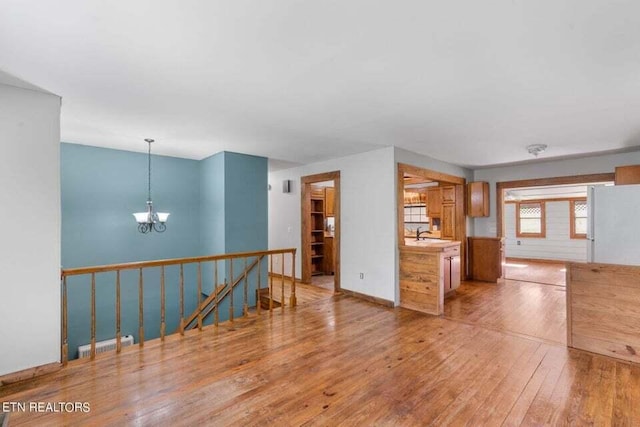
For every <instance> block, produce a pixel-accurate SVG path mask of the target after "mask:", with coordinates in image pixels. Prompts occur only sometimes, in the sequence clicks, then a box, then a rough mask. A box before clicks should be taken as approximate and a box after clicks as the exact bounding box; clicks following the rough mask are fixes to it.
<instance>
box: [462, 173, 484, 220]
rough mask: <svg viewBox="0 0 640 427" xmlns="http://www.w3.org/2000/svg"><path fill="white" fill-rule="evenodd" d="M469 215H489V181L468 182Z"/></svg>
mask: <svg viewBox="0 0 640 427" xmlns="http://www.w3.org/2000/svg"><path fill="white" fill-rule="evenodd" d="M467 215H469V216H471V217H482V216H489V183H488V182H480V181H478V182H470V183H469V184H467Z"/></svg>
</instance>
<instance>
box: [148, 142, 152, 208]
mask: <svg viewBox="0 0 640 427" xmlns="http://www.w3.org/2000/svg"><path fill="white" fill-rule="evenodd" d="M147 142H148V143H149V155H148V161H149V168H148V171H149V172H148V176H147V182H148V185H149V188H148V193H147V195H148V198H147V201H149V202H150V201H151V141H147Z"/></svg>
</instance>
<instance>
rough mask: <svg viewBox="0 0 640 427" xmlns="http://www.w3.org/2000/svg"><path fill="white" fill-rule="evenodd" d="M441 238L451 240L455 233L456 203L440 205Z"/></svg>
mask: <svg viewBox="0 0 640 427" xmlns="http://www.w3.org/2000/svg"><path fill="white" fill-rule="evenodd" d="M441 219H442V221H441V223H440V227H441V230H442V233H441V235H440V238H441V239H446V240H453V239H454V237H455V234H456V230H455V225H456V205H445V204H443V205H442V218H441Z"/></svg>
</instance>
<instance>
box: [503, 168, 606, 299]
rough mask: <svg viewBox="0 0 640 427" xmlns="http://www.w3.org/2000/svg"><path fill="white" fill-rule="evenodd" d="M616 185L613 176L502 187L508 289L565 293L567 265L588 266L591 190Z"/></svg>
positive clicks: (518, 183)
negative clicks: (534, 286)
mask: <svg viewBox="0 0 640 427" xmlns="http://www.w3.org/2000/svg"><path fill="white" fill-rule="evenodd" d="M612 183H613V174H595V175H577V176H570V177H558V178H546V179H536V180H521V181H509V182H500V183H497V203H498V209H497V212H498V218H497V219H498V233H499V236H500V237H504V238H505V255H506V258H507V260H506V264H505V268H504V277H505V279H507V283H510V284H516V283H521V282H530V283H539V284H545V285H554V286H560V287H564V286H565V282H566V274H565V272H566V268H565V262H567V261H577V262H584V261H586V260H587V244H588V242H587V239H586V237H587V236H586V225H587V221H588V218H587V188H588V186H589V185H607V184H612Z"/></svg>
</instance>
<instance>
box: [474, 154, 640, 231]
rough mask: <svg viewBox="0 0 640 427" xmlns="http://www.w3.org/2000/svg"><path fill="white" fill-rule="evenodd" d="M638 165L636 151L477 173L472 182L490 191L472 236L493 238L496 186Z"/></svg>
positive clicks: (499, 168)
mask: <svg viewBox="0 0 640 427" xmlns="http://www.w3.org/2000/svg"><path fill="white" fill-rule="evenodd" d="M637 164H640V151H633V152H629V153H620V154H606V155H601V156H593V157H584V158H580V159H571V160H555V161H547V162H545V161H543V160H542V159H540V160H537V161H534V162H531V163H527V164H522V165H517V166H505V167H498V168H488V169H477V170H475V171H474V173H473V180H474V181H487V182H489V188H490V193H491V194H490V204H489V206H490V216H489V217H487V218H475V219H474V221H473V222H474V229H473V230H474V233H475V234H474V235H475V236H487V237H495V236H496V235H497V229H496V183H497V182H504V181H517V180H521V179H534V178H552V177H558V176H572V175H587V174H594V173H610V172H614V170H615V167H616V166H624V165H637Z"/></svg>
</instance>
